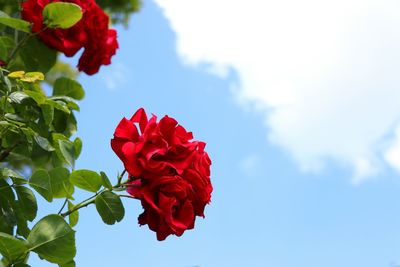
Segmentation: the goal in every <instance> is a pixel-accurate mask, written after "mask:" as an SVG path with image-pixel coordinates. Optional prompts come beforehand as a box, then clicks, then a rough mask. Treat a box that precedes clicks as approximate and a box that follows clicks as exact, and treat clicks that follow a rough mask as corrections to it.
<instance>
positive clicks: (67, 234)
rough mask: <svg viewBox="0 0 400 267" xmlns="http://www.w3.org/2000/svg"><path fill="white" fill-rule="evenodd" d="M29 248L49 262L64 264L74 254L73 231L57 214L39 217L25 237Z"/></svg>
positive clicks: (70, 259) (71, 258)
mask: <svg viewBox="0 0 400 267" xmlns="http://www.w3.org/2000/svg"><path fill="white" fill-rule="evenodd" d="M27 241H28V244H29V249H30V250H32V251H34V252H36V253H37V254H39V256H40V257H41V258H43V259H45V260H47V261H49V262H52V263H58V264H64V263H67V262H70V261H72V260H73V258H74V257H75V254H76V248H75V231H74V230H72V228H71V227H70V226H69V225H68V224H67V223H66V222H65V220H64V219H63V218H62V217H61V216H59V215H55V214H52V215H48V216H46V217H44V218H43V219H41V220H40V221H39V222H38V223H37V224H36V225H35V226H34V227H33V228H32V231H31V233H30V234H29V236H28V238H27Z"/></svg>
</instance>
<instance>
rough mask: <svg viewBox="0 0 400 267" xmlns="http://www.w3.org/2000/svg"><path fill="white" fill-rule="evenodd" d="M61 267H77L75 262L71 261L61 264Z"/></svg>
mask: <svg viewBox="0 0 400 267" xmlns="http://www.w3.org/2000/svg"><path fill="white" fill-rule="evenodd" d="M58 266H59V267H75V261H70V262H67V263H64V264H59V265H58Z"/></svg>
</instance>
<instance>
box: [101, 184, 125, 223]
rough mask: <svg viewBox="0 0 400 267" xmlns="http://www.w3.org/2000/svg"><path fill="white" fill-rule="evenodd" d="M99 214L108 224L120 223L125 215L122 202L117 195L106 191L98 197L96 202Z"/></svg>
mask: <svg viewBox="0 0 400 267" xmlns="http://www.w3.org/2000/svg"><path fill="white" fill-rule="evenodd" d="M95 203H96V209H97V212H98V213H99V214H100V216H101V219H102V220H103V222H104V223H106V224H110V225H111V224H114V223H116V222H120V221H121V220H122V219H123V218H124V215H125V209H124V206H123V205H122V201H121V199H120V198H119V196H117V195H116V194H114V193H112V192H110V191H105V192H103V193H101V194H100V195H98V196H97V197H96V200H95Z"/></svg>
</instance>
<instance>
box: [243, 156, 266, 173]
mask: <svg viewBox="0 0 400 267" xmlns="http://www.w3.org/2000/svg"><path fill="white" fill-rule="evenodd" d="M260 164H261V161H260V158H259V156H257V155H248V156H246V157H244V158H243V159H242V160H241V161H240V162H239V169H240V171H241V172H242V173H243V175H244V176H246V177H253V176H254V175H256V174H257V172H258V170H259V169H260Z"/></svg>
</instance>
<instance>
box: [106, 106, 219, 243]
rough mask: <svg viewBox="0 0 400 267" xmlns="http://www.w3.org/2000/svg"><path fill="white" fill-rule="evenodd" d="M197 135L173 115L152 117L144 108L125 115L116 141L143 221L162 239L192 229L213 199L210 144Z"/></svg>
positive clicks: (112, 143)
mask: <svg viewBox="0 0 400 267" xmlns="http://www.w3.org/2000/svg"><path fill="white" fill-rule="evenodd" d="M136 124H138V126H139V129H140V131H139V129H138V128H137V126H136ZM192 139H193V136H192V133H191V132H187V131H186V130H185V129H184V128H183V127H182V126H180V125H178V123H177V121H176V120H174V119H173V118H170V117H168V116H165V117H164V118H162V119H161V120H160V121H159V122H157V117H156V116H154V115H153V116H152V117H151V118H150V120H148V119H147V116H146V113H145V111H144V110H143V109H139V110H138V111H137V112H136V113H135V114H134V115H133V117H132V118H131V119H130V120H127V119H126V118H123V119H122V120H121V122H120V123H119V125H118V126H117V128H116V129H115V133H114V138H113V139H112V140H111V146H112V149H113V150H114V152H115V153H116V154H117V155H118V157H119V158H120V159H121V160H122V162H123V163H124V166H125V169H126V170H127V172H128V173H129V176H130V182H129V187H128V190H127V191H128V193H129V194H131V195H132V196H134V197H135V198H137V199H140V200H141V203H142V206H143V208H144V212H143V213H142V214H141V215H140V216H139V223H140V224H141V225H144V224H148V225H149V228H150V229H151V230H153V231H155V232H156V233H157V239H158V240H164V239H165V238H166V237H167V236H168V235H171V234H174V235H177V236H181V235H182V234H183V232H184V231H185V230H187V229H192V228H193V227H194V222H195V217H196V216H202V217H204V207H205V205H206V204H208V203H209V202H210V199H211V192H212V185H211V182H210V165H211V160H210V158H209V157H208V154H207V153H206V152H205V151H204V148H205V143H204V142H200V141H193V140H192Z"/></svg>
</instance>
